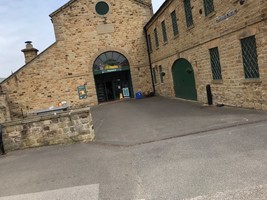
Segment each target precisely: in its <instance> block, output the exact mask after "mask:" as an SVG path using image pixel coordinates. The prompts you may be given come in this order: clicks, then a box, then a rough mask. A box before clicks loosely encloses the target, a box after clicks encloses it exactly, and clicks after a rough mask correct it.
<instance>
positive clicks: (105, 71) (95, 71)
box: [94, 67, 130, 75]
mask: <svg viewBox="0 0 267 200" xmlns="http://www.w3.org/2000/svg"><path fill="white" fill-rule="evenodd" d="M129 69H130V68H129V67H123V68H113V69H102V70H94V75H98V74H106V73H111V72H120V71H126V70H129Z"/></svg>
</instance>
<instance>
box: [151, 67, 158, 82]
mask: <svg viewBox="0 0 267 200" xmlns="http://www.w3.org/2000/svg"><path fill="white" fill-rule="evenodd" d="M152 71H153V80H154V83H155V84H156V83H157V82H158V80H157V71H156V68H155V67H154V68H153V70H152Z"/></svg>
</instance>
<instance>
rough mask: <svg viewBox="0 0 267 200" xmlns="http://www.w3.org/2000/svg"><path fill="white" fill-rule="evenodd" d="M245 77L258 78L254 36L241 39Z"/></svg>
mask: <svg viewBox="0 0 267 200" xmlns="http://www.w3.org/2000/svg"><path fill="white" fill-rule="evenodd" d="M241 47H242V56H243V66H244V73H245V78H259V77H260V74H259V66H258V55H257V46H256V38H255V36H251V37H247V38H244V39H242V40H241Z"/></svg>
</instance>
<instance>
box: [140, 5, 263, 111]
mask: <svg viewBox="0 0 267 200" xmlns="http://www.w3.org/2000/svg"><path fill="white" fill-rule="evenodd" d="M266 18H267V1H266V0H257V1H255V0H227V1H223V2H222V1H216V0H166V1H165V3H164V4H163V5H162V6H161V8H160V9H159V10H158V12H157V13H156V14H155V15H154V16H153V17H152V18H151V20H150V21H149V22H148V24H147V25H146V26H145V30H146V32H147V40H148V42H149V51H150V59H151V62H152V71H153V77H154V84H155V90H156V93H157V94H158V95H162V96H168V97H178V98H183V99H189V100H197V101H199V102H203V103H207V92H206V91H207V89H208V91H209V89H210V88H211V93H212V97H213V103H214V104H225V105H230V106H237V107H244V108H254V109H260V110H261V109H262V110H267V51H266V49H267V21H266Z"/></svg>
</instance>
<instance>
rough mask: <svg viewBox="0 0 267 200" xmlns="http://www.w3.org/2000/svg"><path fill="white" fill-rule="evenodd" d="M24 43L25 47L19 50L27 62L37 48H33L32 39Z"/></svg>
mask: <svg viewBox="0 0 267 200" xmlns="http://www.w3.org/2000/svg"><path fill="white" fill-rule="evenodd" d="M25 43H26V48H25V49H22V50H21V51H22V52H23V53H24V56H25V63H26V64H27V63H28V62H30V61H31V60H32V59H34V58H35V57H36V56H37V52H38V49H35V48H33V46H32V41H26V42H25Z"/></svg>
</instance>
